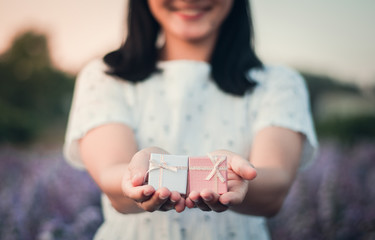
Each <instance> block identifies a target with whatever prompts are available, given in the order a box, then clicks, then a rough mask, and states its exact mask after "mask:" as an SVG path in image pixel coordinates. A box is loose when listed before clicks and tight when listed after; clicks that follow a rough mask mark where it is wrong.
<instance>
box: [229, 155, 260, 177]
mask: <svg viewBox="0 0 375 240" xmlns="http://www.w3.org/2000/svg"><path fill="white" fill-rule="evenodd" d="M228 165H229V168H231V169H232V171H233V172H234V173H236V174H237V175H239V176H240V177H241V178H243V179H246V180H252V179H254V178H255V177H256V176H257V172H256V170H255V168H254V166H253V165H252V164H251V163H250V162H249V161H248V160H246V159H244V158H242V157H241V156H239V155H237V154H234V155H231V156H228Z"/></svg>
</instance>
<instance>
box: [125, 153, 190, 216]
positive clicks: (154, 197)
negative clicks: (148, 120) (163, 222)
mask: <svg viewBox="0 0 375 240" xmlns="http://www.w3.org/2000/svg"><path fill="white" fill-rule="evenodd" d="M151 153H160V154H168V153H167V152H166V151H164V150H163V149H160V148H157V147H151V148H145V149H142V150H140V151H139V152H137V153H136V154H135V155H134V156H133V158H132V160H131V161H130V163H129V166H128V168H127V169H126V172H125V174H124V177H123V180H122V190H123V192H124V195H125V196H126V197H128V198H130V199H132V200H134V201H135V202H136V204H137V205H138V206H139V207H140V208H141V209H143V210H145V211H148V212H153V211H156V210H160V211H168V210H172V209H175V210H176V211H177V212H182V211H183V210H184V209H185V199H184V198H182V197H181V195H180V194H179V193H178V192H176V191H173V192H171V191H169V190H168V189H167V188H164V187H163V188H160V189H158V190H157V191H155V189H154V188H153V187H152V186H150V185H143V184H144V176H145V175H146V173H147V170H148V166H149V159H150V155H151Z"/></svg>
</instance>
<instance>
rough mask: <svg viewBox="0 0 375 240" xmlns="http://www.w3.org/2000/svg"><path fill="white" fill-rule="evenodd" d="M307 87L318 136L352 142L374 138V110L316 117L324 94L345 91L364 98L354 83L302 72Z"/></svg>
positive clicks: (350, 94) (349, 94)
mask: <svg viewBox="0 0 375 240" xmlns="http://www.w3.org/2000/svg"><path fill="white" fill-rule="evenodd" d="M302 75H303V77H304V78H305V80H306V83H307V86H308V88H309V93H310V100H311V106H312V110H313V115H314V118H315V125H316V130H317V133H318V136H319V137H320V138H331V139H335V140H338V141H339V142H342V143H348V144H353V143H354V142H356V141H359V140H363V139H366V140H374V139H375V124H374V123H375V114H374V112H375V111H372V112H368V113H364V114H361V115H355V116H346V117H343V116H330V117H328V118H326V119H318V118H317V117H316V116H317V114H316V111H317V106H316V103H317V102H318V100H319V98H320V97H321V96H323V95H324V94H333V93H338V92H340V93H346V94H347V95H348V97H349V96H353V95H354V96H358V97H359V98H362V99H364V96H363V94H362V92H361V90H360V89H359V88H358V87H357V86H355V85H354V84H347V83H342V82H339V81H337V80H334V79H331V78H329V77H325V76H319V75H313V74H308V73H302Z"/></svg>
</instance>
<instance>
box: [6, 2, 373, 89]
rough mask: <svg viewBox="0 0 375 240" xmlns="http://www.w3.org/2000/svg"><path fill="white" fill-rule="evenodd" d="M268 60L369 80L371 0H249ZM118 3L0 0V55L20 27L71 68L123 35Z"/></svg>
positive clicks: (60, 64)
mask: <svg viewBox="0 0 375 240" xmlns="http://www.w3.org/2000/svg"><path fill="white" fill-rule="evenodd" d="M251 4H252V13H253V21H254V28H255V46H256V51H257V53H258V55H259V56H260V57H261V59H262V60H263V61H264V62H265V63H268V64H282V65H287V66H290V67H294V68H296V69H298V70H302V71H307V72H311V73H317V74H322V75H328V76H331V77H335V78H339V79H342V80H343V81H347V82H354V83H356V84H359V85H362V86H366V85H368V84H375V44H374V43H375V27H374V25H375V1H374V0H356V1H354V0H330V1H327V0H314V1H307V0H282V1H280V0H251ZM125 8H126V1H124V0H110V1H107V0H64V1H62V0H0V54H1V53H3V52H4V51H6V49H7V48H8V47H9V46H10V44H11V41H12V39H13V38H14V37H15V36H16V35H17V34H19V33H22V32H23V31H25V30H28V29H33V30H35V31H37V32H39V33H44V34H47V35H48V37H49V44H50V49H51V51H52V52H51V54H52V59H53V61H54V63H55V64H56V65H57V66H58V67H59V68H60V69H62V70H65V71H68V72H71V73H76V72H77V71H79V69H81V68H82V67H83V66H84V65H85V64H86V63H87V62H88V61H90V60H91V59H93V58H97V57H101V56H103V55H104V54H105V53H106V52H108V51H111V50H114V49H116V48H118V47H119V46H120V44H121V42H122V40H123V39H124V36H125V33H126V30H125V28H124V22H125V16H124V14H125V12H126V11H125Z"/></svg>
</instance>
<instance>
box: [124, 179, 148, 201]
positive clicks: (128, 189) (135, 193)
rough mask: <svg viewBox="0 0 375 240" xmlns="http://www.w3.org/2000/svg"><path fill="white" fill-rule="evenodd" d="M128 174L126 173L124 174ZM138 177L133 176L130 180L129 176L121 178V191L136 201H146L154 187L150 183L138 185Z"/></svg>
mask: <svg viewBox="0 0 375 240" xmlns="http://www.w3.org/2000/svg"><path fill="white" fill-rule="evenodd" d="M126 176H128V175H126ZM138 181H139V179H137V176H135V177H134V178H133V179H132V180H130V179H129V177H124V178H123V180H122V186H121V187H122V191H123V193H124V195H125V196H127V197H129V198H131V199H133V200H134V201H136V202H143V201H146V200H147V199H149V198H150V197H151V195H152V194H153V193H154V192H155V189H154V188H153V187H152V186H150V185H143V186H138V183H139V182H138Z"/></svg>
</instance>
